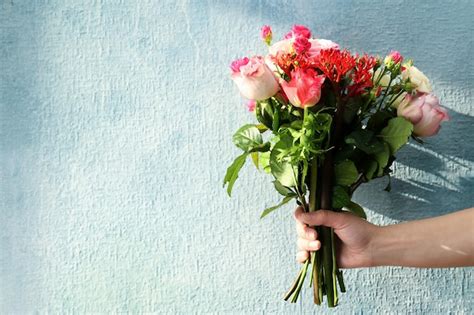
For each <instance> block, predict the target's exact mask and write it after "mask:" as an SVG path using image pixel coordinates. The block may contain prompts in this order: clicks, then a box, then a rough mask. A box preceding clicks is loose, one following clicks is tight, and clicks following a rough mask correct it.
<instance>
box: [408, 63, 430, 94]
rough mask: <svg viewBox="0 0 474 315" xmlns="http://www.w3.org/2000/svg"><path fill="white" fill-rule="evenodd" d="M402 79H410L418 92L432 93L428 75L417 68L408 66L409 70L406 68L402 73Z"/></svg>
mask: <svg viewBox="0 0 474 315" xmlns="http://www.w3.org/2000/svg"><path fill="white" fill-rule="evenodd" d="M402 79H403V80H407V79H410V82H411V83H412V84H413V86H414V87H415V89H416V90H417V91H418V92H422V93H430V92H431V83H430V80H428V78H427V77H426V75H425V74H424V73H423V72H421V71H420V70H419V69H418V68H417V67H415V66H408V67H407V68H405V70H403V71H402Z"/></svg>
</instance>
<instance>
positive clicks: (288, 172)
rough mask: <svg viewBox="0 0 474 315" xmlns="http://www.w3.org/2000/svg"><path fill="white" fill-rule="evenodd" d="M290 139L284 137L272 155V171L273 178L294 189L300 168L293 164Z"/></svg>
mask: <svg viewBox="0 0 474 315" xmlns="http://www.w3.org/2000/svg"><path fill="white" fill-rule="evenodd" d="M292 145H293V143H292V141H291V138H290V137H282V138H281V139H280V141H278V142H277V143H276V144H275V146H274V147H273V149H272V152H271V153H270V169H271V172H272V174H273V176H274V177H275V178H276V179H277V180H278V181H279V182H280V183H281V184H282V185H284V186H287V187H294V186H296V185H297V180H298V167H297V166H296V165H294V164H292V161H291V157H289V156H288V153H289V152H290V150H291V149H292Z"/></svg>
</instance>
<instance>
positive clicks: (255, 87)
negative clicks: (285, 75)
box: [230, 56, 280, 100]
mask: <svg viewBox="0 0 474 315" xmlns="http://www.w3.org/2000/svg"><path fill="white" fill-rule="evenodd" d="M230 68H231V70H232V80H234V82H235V84H236V85H237V87H238V88H239V90H240V93H241V94H242V96H244V97H245V98H248V99H252V100H264V99H267V98H270V97H272V96H273V95H275V94H276V93H277V92H278V90H279V89H280V87H279V85H278V82H277V80H276V78H275V76H274V74H273V72H272V71H271V70H270V69H269V68H268V66H267V65H266V64H265V60H264V59H263V57H261V56H255V57H252V58H250V59H249V58H242V59H237V60H235V61H234V62H232V64H231V65H230Z"/></svg>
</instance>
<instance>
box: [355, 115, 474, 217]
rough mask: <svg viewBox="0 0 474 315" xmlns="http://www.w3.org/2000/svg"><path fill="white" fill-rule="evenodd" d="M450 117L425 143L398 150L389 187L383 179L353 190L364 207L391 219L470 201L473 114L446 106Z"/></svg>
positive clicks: (472, 189)
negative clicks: (465, 113)
mask: <svg viewBox="0 0 474 315" xmlns="http://www.w3.org/2000/svg"><path fill="white" fill-rule="evenodd" d="M450 116H451V121H449V122H446V123H444V125H443V128H442V129H441V131H440V133H439V134H438V135H437V136H436V137H433V138H428V139H426V140H427V142H426V143H425V144H424V145H420V144H413V141H411V142H410V144H409V145H407V146H405V147H404V148H403V149H401V151H400V152H399V154H398V159H397V161H396V163H397V165H395V167H394V169H395V174H394V176H393V177H392V185H391V186H392V190H391V192H389V193H388V192H386V191H384V190H383V188H384V187H385V184H386V183H387V182H388V180H387V179H385V178H384V179H380V180H376V181H374V182H371V183H368V184H366V185H365V186H362V187H361V188H360V189H359V191H357V192H356V194H355V199H356V200H358V201H359V202H360V203H361V204H362V205H363V206H364V207H367V208H368V209H370V210H372V211H374V212H377V213H379V214H382V215H384V216H387V217H390V218H392V219H395V220H414V219H419V218H424V217H432V216H437V215H442V214H446V213H449V212H453V211H455V210H461V209H465V208H469V207H472V206H474V200H473V197H474V142H473V141H472V126H474V117H471V116H468V115H464V114H460V113H456V112H453V111H450Z"/></svg>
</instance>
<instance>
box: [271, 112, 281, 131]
mask: <svg viewBox="0 0 474 315" xmlns="http://www.w3.org/2000/svg"><path fill="white" fill-rule="evenodd" d="M279 128H280V110H279V109H278V108H277V109H276V110H275V112H274V113H273V122H272V130H274V131H278V129H279Z"/></svg>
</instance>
